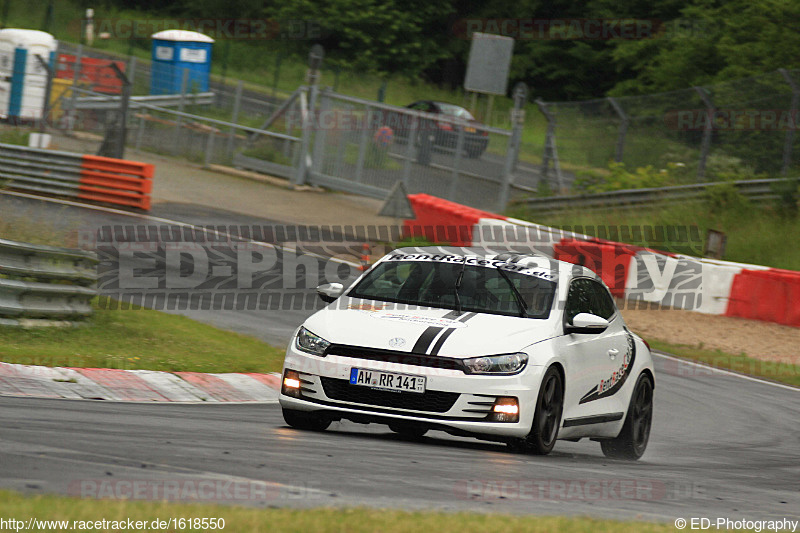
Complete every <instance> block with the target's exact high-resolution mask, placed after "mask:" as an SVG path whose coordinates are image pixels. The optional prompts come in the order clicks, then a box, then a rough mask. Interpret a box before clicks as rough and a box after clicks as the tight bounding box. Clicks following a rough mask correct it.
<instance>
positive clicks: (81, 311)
mask: <svg viewBox="0 0 800 533" xmlns="http://www.w3.org/2000/svg"><path fill="white" fill-rule="evenodd" d="M97 262H98V260H97V256H96V255H95V254H94V253H92V252H87V251H84V250H74V249H70V248H59V247H55V246H43V245H37V244H29V243H22V242H16V241H9V240H5V239H0V276H1V277H0V324H2V325H19V324H20V323H22V322H21V320H22V321H25V320H26V319H28V322H27V323H33V324H35V323H36V320H37V319H76V318H82V317H86V316H89V315H91V314H92V307H91V305H90V301H91V299H92V298H93V297H94V296H96V294H97V290H96V289H94V288H92V287H91V285H93V284H94V283H95V282H96V281H97V273H96V265H97Z"/></svg>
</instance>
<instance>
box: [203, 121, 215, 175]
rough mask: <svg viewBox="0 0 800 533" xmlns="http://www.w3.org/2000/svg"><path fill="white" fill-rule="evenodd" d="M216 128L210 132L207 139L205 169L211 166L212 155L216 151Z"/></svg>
mask: <svg viewBox="0 0 800 533" xmlns="http://www.w3.org/2000/svg"><path fill="white" fill-rule="evenodd" d="M214 135H215V133H214V127H213V126H211V129H210V130H209V131H208V139H206V154H205V158H204V160H203V168H208V167H210V166H211V153H212V152H213V151H214Z"/></svg>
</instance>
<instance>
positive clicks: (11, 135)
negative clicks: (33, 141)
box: [0, 126, 30, 146]
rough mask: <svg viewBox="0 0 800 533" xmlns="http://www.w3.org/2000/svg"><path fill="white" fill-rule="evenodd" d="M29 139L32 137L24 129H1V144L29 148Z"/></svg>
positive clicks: (5, 127) (6, 127)
mask: <svg viewBox="0 0 800 533" xmlns="http://www.w3.org/2000/svg"><path fill="white" fill-rule="evenodd" d="M28 137H30V132H28V131H25V130H24V129H21V128H14V127H8V126H3V127H0V143H3V144H17V145H20V146H28Z"/></svg>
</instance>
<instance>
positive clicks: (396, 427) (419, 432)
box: [389, 424, 428, 440]
mask: <svg viewBox="0 0 800 533" xmlns="http://www.w3.org/2000/svg"><path fill="white" fill-rule="evenodd" d="M389 429H391V430H392V431H394V432H395V433H397V434H398V435H400V436H401V437H403V438H406V439H409V440H416V439H421V438H422V437H423V436H425V433H427V432H428V429H427V428H424V427H420V426H414V425H411V424H389Z"/></svg>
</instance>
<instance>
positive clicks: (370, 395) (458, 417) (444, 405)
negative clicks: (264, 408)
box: [279, 343, 544, 440]
mask: <svg viewBox="0 0 800 533" xmlns="http://www.w3.org/2000/svg"><path fill="white" fill-rule="evenodd" d="M354 367H356V368H363V369H368V370H376V371H385V372H396V373H400V374H411V375H416V376H425V377H426V380H427V383H426V392H425V393H424V394H419V393H413V392H393V391H380V390H376V389H371V388H369V387H362V386H356V385H350V383H349V378H350V371H351V369H352V368H354ZM286 370H294V371H296V372H298V373H299V374H300V380H301V388H300V391H299V397H294V396H287V395H286V394H283V393H281V395H280V398H279V401H280V404H281V406H282V407H284V408H288V409H296V410H300V411H316V412H321V413H323V414H324V415H325V416H328V417H330V418H331V419H333V420H337V419H342V418H344V419H349V420H354V421H356V422H378V423H391V422H393V421H395V422H397V421H401V422H404V423H412V424H415V425H420V426H425V427H429V428H434V429H442V430H445V431H449V432H451V433H455V434H468V435H474V436H478V437H482V438H489V439H497V440H503V439H506V438H511V437H524V436H526V435H527V434H528V433H530V430H531V425H532V423H533V413H534V409H535V406H536V398H537V395H538V388H539V384H540V382H541V379H542V375H543V373H544V369H543V367H539V366H532V365H529V366H527V367H526V368H525V369H524V370H523V371H522V372H521V373H519V374H516V375H512V376H483V375H467V374H464V373H463V372H462V371H461V370H455V369H449V368H432V367H429V366H417V365H411V364H401V363H397V362H392V361H379V360H368V359H359V358H355V357H346V356H342V355H335V354H329V355H327V356H326V357H317V356H314V355H311V354H306V353H304V352H300V351H298V350H297V349H296V348H295V347H294V343H292V345H290V347H289V349H288V350H287V353H286V360H285V362H284V374H285V372H286ZM499 397H516V398H517V399H518V402H519V421H518V422H496V421H493V420H491V417H490V414H491V410H492V405H493V404H494V402H495V400H496V399H497V398H499Z"/></svg>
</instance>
